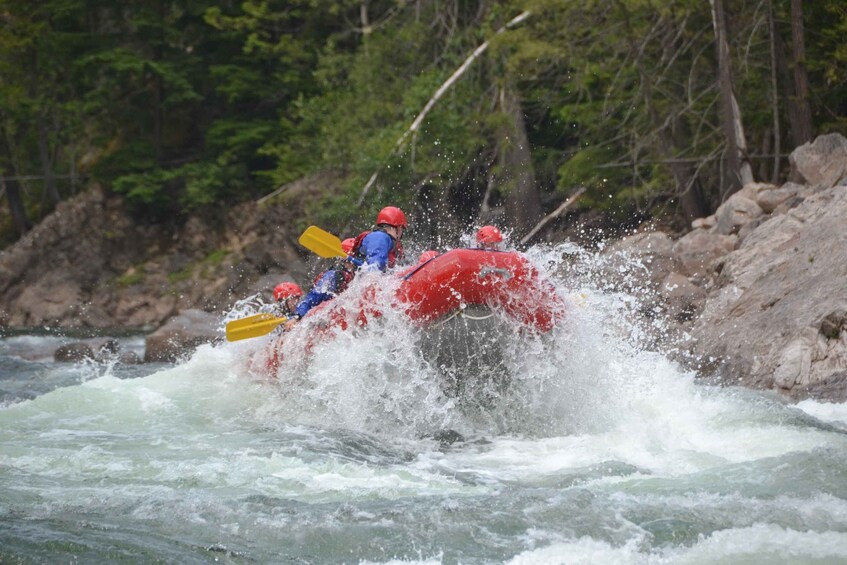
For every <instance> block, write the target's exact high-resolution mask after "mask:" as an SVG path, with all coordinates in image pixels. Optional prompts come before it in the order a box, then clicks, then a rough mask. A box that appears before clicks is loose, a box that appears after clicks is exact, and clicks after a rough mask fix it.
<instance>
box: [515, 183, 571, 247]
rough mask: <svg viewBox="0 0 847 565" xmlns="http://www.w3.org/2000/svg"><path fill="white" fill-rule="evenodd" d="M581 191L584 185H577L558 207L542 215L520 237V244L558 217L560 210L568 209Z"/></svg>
mask: <svg viewBox="0 0 847 565" xmlns="http://www.w3.org/2000/svg"><path fill="white" fill-rule="evenodd" d="M583 192H585V187H584V186H581V187H579V188H578V189H576V192H574V193H573V194H571V195H570V196H569V197H568V199H567V200H565V201H564V202H562V204H561V205H560V206H559V207H558V208H556V209H555V210H554V211H552V212H550V213H549V214H547V215H546V216H544V217H543V218H541V221H540V222H538V223H537V224H536V225H535V227H534V228H532V230H530V232H529V233H528V234H526V235H525V236H523V239H521V245H524V244H526V242H527V241H529V240H530V239H532V238H533V237H534V236H535V234H537V233H538V232H539V231H541V228H543V227H544V226H546V225H547V223H548V222H550V220H554V219H556V218H558V217H559V216H560V215H561V214H562V212H564V211H565V210H567V209H568V207H569V206H570V205H571V204H573V203H574V202H576V199H577V198H579V197H580V196H582V193H583Z"/></svg>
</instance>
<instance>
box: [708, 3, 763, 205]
mask: <svg viewBox="0 0 847 565" xmlns="http://www.w3.org/2000/svg"><path fill="white" fill-rule="evenodd" d="M710 4H711V6H712V24H713V26H714V28H715V42H716V43H717V56H718V86H719V87H720V95H721V106H722V109H723V119H722V120H721V121H722V122H723V127H724V134H725V136H726V143H727V152H726V154H727V162H728V165H729V171H728V173H729V174H728V177H729V179H730V183H729V187H728V188H727V190H726V193H727V194H729V193H732V192H735V191H736V190H738V189H739V188H741V187H742V186H744V185H745V184H748V183H751V182H753V167H752V165H751V164H750V157H749V155H748V154H747V139H746V137H745V136H744V125H743V123H742V121H741V109H740V108H739V107H738V100H737V99H736V98H735V91H734V89H733V81H732V67H731V64H730V53H729V39H728V38H727V27H726V14H725V13H724V9H723V0H710Z"/></svg>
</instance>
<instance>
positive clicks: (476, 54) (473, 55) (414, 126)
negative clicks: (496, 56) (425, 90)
mask: <svg viewBox="0 0 847 565" xmlns="http://www.w3.org/2000/svg"><path fill="white" fill-rule="evenodd" d="M531 13H532V12H530V11H529V10H527V11H525V12H522V13H520V14H518V15H517V16H515V17H514V18H512V19H511V20H510V21H509V22H508V23H507V24H506V25H504V26H503V27H501V28H500V29H498V30H497V31H496V32H495V33H494V36H495V37H496V36H498V35H500V34H501V33H503V32H504V31H506V30H508V29H510V28H512V27H514V26H516V25H518V24H519V23H521V22H523V21H524V20H525V19H527V18H528V17H529V16H530V14H531ZM489 44H490V41H489V40H486V41H484V42H483V43H482V44H481V45H480V46H479V47H477V48H476V49H475V50H474V51H473V53H471V54H470V55H469V56H468V58H467V59H465V62H464V63H462V65H461V66H460V67H459V68H458V69H456V70H455V72H453V74H452V75H450V78H448V79H447V80H446V81H444V83H443V84H442V85H441V86H440V87H439V88H438V90H436V91H435V94H433V95H432V97H431V98H430V99H429V101H428V102H427V103H426V105H425V106H424V107H423V110H421V112H420V114H418V116H417V117H416V118H415V119H414V121H413V122H412V125H410V126H409V127H408V129H407V130H406V131H405V132H403V135H401V136H400V138H399V139H398V140H397V142H396V143H395V144H394V148H393V149H392V150H391V153H389V156H390V155H393V154H394V153H396V152H397V150H398V149H400V147H402V145H403V143H405V141H406V140H407V139H408V138H409V136H410V135H412V134H415V133H417V131H418V128H420V126H421V124H422V123H423V121H424V118H426V115H427V114H428V113H429V111H430V110H432V108H433V107H434V106H435V104H436V103H437V102H438V101H439V100H440V99H441V97H442V96H444V93H445V92H447V91H448V90H449V89H450V87H451V86H453V84H454V83H455V82H456V81H457V80H459V79H460V78H461V77H462V75H463V74H464V73H465V71H467V70H468V67H470V66H471V64H472V63H473V62H474V61H476V60H477V59H478V58H479V56H480V55H482V54H483V53H484V52H485V50H486V49H488V46H489ZM380 168H381V167H380ZM379 171H380V169H377V170H376V171H375V172H374V174H373V175H371V178H370V179H369V180H368V182H367V183H366V184H365V186H364V188H362V194H361V195H359V200H358V201H357V202H356V206H361V205H362V203H363V202H364V201H365V197H366V196H367V195H368V191H370V189H371V187H372V186H373V184H374V183H375V182H376V179H377V177H378V176H379Z"/></svg>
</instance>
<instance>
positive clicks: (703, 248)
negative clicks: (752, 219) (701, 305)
mask: <svg viewBox="0 0 847 565" xmlns="http://www.w3.org/2000/svg"><path fill="white" fill-rule="evenodd" d="M737 245H738V236H735V235H721V234H719V233H714V232H708V231H705V230H695V231H692V232H689V233H688V234H686V235H684V236H683V237H681V238H680V239H679V240H677V241H676V243H674V245H673V248H672V249H673V254H674V256H675V257H676V258H677V260H678V261H679V263H680V264H681V271H680V272H682V273H683V274H685V275H687V276H694V275H697V274H702V273H704V272H705V271H709V270H711V266H712V264H713V263H714V261H715V260H717V259H718V258H719V257H723V256H724V255H726V254H727V253H729V252H730V251H733V250H734V249H735V248H736V246H737Z"/></svg>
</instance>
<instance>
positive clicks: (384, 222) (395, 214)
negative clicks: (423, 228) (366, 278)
mask: <svg viewBox="0 0 847 565" xmlns="http://www.w3.org/2000/svg"><path fill="white" fill-rule="evenodd" d="M407 227H409V224H408V222H406V214H404V213H403V210H401V209H400V208H397V207H396V206H386V207H385V208H383V209H382V210H380V211H379V214H377V216H376V227H375V228H374V229H373V230H370V231H366V232H362V233H361V234H359V236H358V237H357V238H356V240H355V243H354V245H353V253H352V255H353V257H355V258H356V259H358V260H359V261H361V262H362V269H364V270H366V271H376V270H379V271H385V270H386V269H391V268H393V267H394V264H395V262H396V261H397V259H402V257H403V245H402V244H401V243H400V240H402V239H403V232H404V231H405V230H406V228H407Z"/></svg>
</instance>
